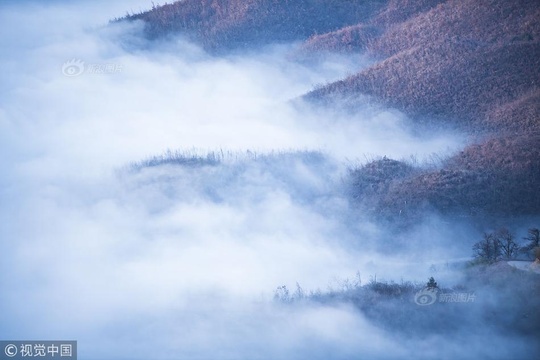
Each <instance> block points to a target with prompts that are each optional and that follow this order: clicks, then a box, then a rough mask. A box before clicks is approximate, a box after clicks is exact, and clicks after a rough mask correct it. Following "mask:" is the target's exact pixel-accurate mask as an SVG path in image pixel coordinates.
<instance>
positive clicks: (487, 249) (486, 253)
mask: <svg viewBox="0 0 540 360" xmlns="http://www.w3.org/2000/svg"><path fill="white" fill-rule="evenodd" d="M473 252H474V257H475V258H477V259H479V260H481V261H484V262H488V263H494V262H496V261H497V260H499V258H500V257H501V246H500V243H499V241H498V240H497V238H496V237H495V236H494V235H493V234H492V233H484V238H483V239H482V241H479V242H477V243H476V244H474V245H473Z"/></svg>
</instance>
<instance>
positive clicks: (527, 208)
mask: <svg viewBox="0 0 540 360" xmlns="http://www.w3.org/2000/svg"><path fill="white" fill-rule="evenodd" d="M539 144H540V134H538V133H536V134H528V135H521V136H512V137H504V138H497V139H492V140H489V141H487V142H485V143H483V144H479V145H473V146H470V147H468V148H467V149H465V150H464V151H462V152H461V153H459V154H457V155H456V156H454V157H453V158H451V159H450V160H449V161H448V164H447V166H446V167H445V168H444V169H441V170H438V171H434V172H428V173H424V174H421V175H418V176H416V177H413V178H411V179H406V180H404V181H402V182H399V183H393V185H392V187H391V188H390V189H389V191H388V192H387V193H386V194H385V196H384V197H381V198H379V200H380V203H379V208H380V212H383V213H385V214H386V215H388V216H397V214H400V215H401V216H406V215H407V216H416V215H417V213H418V212H419V211H421V210H422V209H426V208H427V209H436V210H438V211H440V212H442V213H446V214H468V215H503V216H505V215H530V214H538V213H540V192H539V191H538V189H540V146H539Z"/></svg>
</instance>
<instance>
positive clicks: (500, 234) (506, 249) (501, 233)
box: [494, 228, 519, 260]
mask: <svg viewBox="0 0 540 360" xmlns="http://www.w3.org/2000/svg"><path fill="white" fill-rule="evenodd" d="M494 237H495V240H496V241H497V242H498V243H499V247H500V249H501V255H502V257H503V258H504V259H507V260H510V259H515V258H516V255H517V252H518V250H519V246H518V244H516V242H515V241H514V235H513V234H512V233H511V232H510V231H509V230H508V229H507V228H501V229H499V230H497V231H496V232H495V234H494Z"/></svg>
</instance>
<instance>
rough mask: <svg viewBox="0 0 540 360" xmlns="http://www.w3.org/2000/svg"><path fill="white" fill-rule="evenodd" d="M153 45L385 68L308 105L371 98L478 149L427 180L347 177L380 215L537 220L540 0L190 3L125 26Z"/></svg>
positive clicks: (371, 173)
mask: <svg viewBox="0 0 540 360" xmlns="http://www.w3.org/2000/svg"><path fill="white" fill-rule="evenodd" d="M124 20H130V21H133V20H142V21H144V23H145V31H146V34H147V36H149V37H151V38H156V37H161V36H167V35H168V34H171V33H183V34H185V35H187V36H190V37H191V38H192V39H194V40H196V41H198V42H199V43H201V44H202V45H203V46H205V47H206V48H207V49H210V50H211V51H216V50H217V51H229V50H234V49H237V48H242V47H247V46H259V45H264V44H268V43H272V42H281V41H291V40H302V41H303V43H302V45H300V47H299V52H300V53H302V54H303V56H316V55H317V54H320V53H326V52H345V53H347V52H358V51H362V52H368V53H369V54H371V55H372V56H373V57H375V58H376V59H378V61H377V62H376V63H375V64H374V65H372V66H371V67H369V68H367V69H365V70H363V71H361V72H359V73H357V74H354V75H352V76H350V77H348V78H346V79H342V80H340V81H337V82H334V83H331V84H328V85H326V86H324V87H322V88H318V89H316V90H313V91H312V92H310V93H308V94H306V95H305V96H304V98H305V99H306V100H308V101H311V102H315V103H323V104H328V103H333V99H335V98H344V97H345V98H349V99H351V98H352V99H354V98H362V97H365V96H366V95H367V96H370V97H373V98H375V99H377V100H378V101H380V102H382V103H384V104H386V105H389V106H392V107H395V108H398V109H400V110H402V111H404V112H405V113H407V114H409V115H410V117H411V119H413V120H416V121H422V122H423V123H426V122H427V123H428V124H430V125H431V126H434V127H438V126H440V125H441V124H444V125H445V126H446V125H451V126H455V127H459V128H460V129H462V130H463V131H465V132H468V133H469V134H471V135H474V136H475V138H476V139H477V140H476V143H475V144H472V145H470V146H468V147H467V148H465V149H464V150H463V151H462V152H460V153H459V154H456V155H454V156H453V157H451V158H449V159H447V160H446V161H445V162H444V163H443V166H442V168H439V169H437V170H426V169H417V168H411V167H410V166H409V165H407V164H404V163H400V162H397V161H394V160H390V159H383V160H377V161H375V162H373V163H371V164H366V165H365V166H363V167H361V168H359V169H356V170H354V171H351V182H350V183H351V186H352V190H351V194H352V198H354V199H356V200H357V201H358V202H359V203H362V204H363V205H364V206H367V207H368V208H369V209H371V210H372V211H373V212H374V214H379V215H384V216H386V217H389V218H399V217H405V216H406V215H407V214H410V215H411V216H412V217H414V216H416V215H417V214H419V213H421V212H422V210H424V209H436V210H437V211H439V212H442V213H448V214H459V213H463V214H467V215H470V216H474V215H475V214H483V215H503V216H505V215H508V214H516V215H517V214H520V215H529V214H540V192H539V191H538V189H540V150H539V149H540V3H539V2H538V0H514V1H507V0H418V1H413V0H380V1H352V0H341V1H337V0H336V1H330V0H326V1H325V0H297V1H289V0H246V1H241V0H229V1H226V0H202V1H195V0H185V1H181V2H176V3H173V4H169V5H164V6H160V7H154V8H153V9H152V10H150V11H147V12H143V13H140V14H135V15H131V16H128V17H127V18H126V19H123V20H122V21H124Z"/></svg>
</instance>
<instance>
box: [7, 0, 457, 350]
mask: <svg viewBox="0 0 540 360" xmlns="http://www.w3.org/2000/svg"><path fill="white" fill-rule="evenodd" d="M147 3H148V2H147V1H139V2H127V1H119V2H114V4H109V2H105V1H100V2H86V1H85V2H76V3H70V4H68V3H67V2H65V3H64V2H54V3H48V5H44V4H42V3H38V2H28V3H24V4H22V5H21V4H20V3H16V4H15V3H11V4H6V3H4V4H3V5H2V9H1V10H2V11H1V12H0V14H1V15H0V23H1V24H2V27H3V30H2V31H1V32H0V34H1V35H0V44H1V46H2V48H3V49H5V50H6V51H3V52H2V55H1V56H0V65H1V67H2V69H4V71H3V72H2V79H3V80H2V82H1V85H0V153H1V154H2V155H1V157H0V165H1V166H2V169H3V175H2V177H1V178H0V185H1V186H2V189H1V190H0V204H1V205H0V217H1V219H2V223H3V224H6V225H5V226H3V227H2V229H0V239H2V240H1V242H0V244H1V247H2V251H1V252H0V259H1V263H2V265H1V266H2V267H1V269H2V272H1V275H0V284H1V285H2V286H3V287H4V289H7V290H6V291H5V292H4V293H3V294H2V297H1V300H0V307H1V310H2V311H1V313H2V315H1V316H2V319H0V323H1V324H2V325H0V329H1V330H2V334H3V335H4V336H7V337H11V338H51V337H57V338H74V337H75V338H77V339H79V340H80V341H81V346H83V347H82V349H84V347H85V346H88V345H83V344H88V343H89V342H90V341H95V342H96V343H98V342H99V343H101V344H104V345H103V346H102V347H101V348H100V349H94V350H88V348H86V349H84V350H81V351H83V353H84V354H88V356H90V355H93V356H98V357H110V356H115V357H120V356H121V355H122V353H121V351H122V348H121V347H120V346H118V344H121V345H122V346H127V345H129V346H132V349H131V350H130V352H129V353H128V355H129V356H131V357H139V358H148V357H149V356H151V355H155V354H152V353H151V351H153V350H152V349H153V347H157V346H159V348H160V349H161V350H162V351H163V353H162V354H164V355H163V358H173V357H174V354H181V356H185V357H186V358H202V357H205V356H207V357H208V356H210V357H212V358H230V357H238V356H240V355H241V354H247V357H250V358H256V357H265V356H262V355H261V354H262V353H264V352H266V354H268V357H271V358H280V357H281V358H289V356H293V357H294V356H297V357H301V356H300V355H298V354H303V352H306V353H309V354H310V357H311V358H317V357H319V358H328V357H330V356H334V357H336V358H339V357H343V358H347V357H348V356H350V354H352V353H354V352H355V351H356V352H357V351H362V352H364V353H366V354H378V353H380V351H383V350H384V349H386V348H388V347H390V346H392V347H394V348H395V350H394V352H393V354H399V353H400V351H401V350H400V347H399V346H397V345H396V344H395V343H394V342H393V341H391V340H389V338H387V337H386V335H384V334H383V333H382V332H381V331H379V330H377V329H375V328H373V326H372V325H370V324H368V323H367V322H366V320H365V319H363V317H362V316H361V315H359V314H358V313H356V312H354V311H351V309H347V308H335V307H328V306H312V307H307V308H302V309H293V310H290V309H287V308H281V307H279V306H277V305H275V304H272V303H269V302H268V300H269V297H271V292H272V289H274V288H275V287H276V286H278V285H282V284H287V285H289V286H293V285H294V283H295V282H296V281H298V282H299V283H300V284H302V285H303V286H304V287H306V288H308V289H315V288H317V287H325V286H326V285H327V284H328V283H329V281H331V279H333V278H342V277H345V276H350V275H352V274H354V272H355V271H356V270H360V271H362V272H363V273H365V275H366V277H367V276H369V275H372V274H371V272H372V271H373V272H378V274H379V275H382V276H384V275H387V276H389V277H390V276H391V275H392V274H393V273H395V271H396V270H395V268H393V267H387V266H381V265H380V264H381V263H383V262H384V261H385V260H386V261H389V262H392V261H395V259H396V258H398V256H397V254H396V255H395V257H394V255H388V254H377V253H374V252H370V251H369V252H368V249H369V246H370V244H371V243H372V242H373V241H376V240H377V239H378V238H380V237H381V235H380V233H378V231H380V229H377V227H376V225H375V224H370V223H368V222H366V223H365V224H362V225H360V226H357V227H355V228H351V227H349V225H350V224H349V223H347V222H346V221H344V218H346V216H345V215H346V214H348V215H350V213H349V209H348V205H347V202H346V199H344V198H343V196H342V195H341V194H340V185H341V182H340V177H341V176H342V175H343V171H344V161H345V158H348V159H353V160H354V159H355V158H362V156H363V155H364V154H366V153H369V154H377V155H388V156H392V157H402V156H407V155H410V154H419V155H420V156H423V155H427V154H430V153H431V152H433V151H439V150H440V149H443V150H445V149H447V148H449V149H455V148H457V147H458V146H459V145H460V144H461V140H460V139H459V137H457V136H442V135H440V136H439V135H437V136H435V135H434V136H432V137H426V138H418V137H417V136H415V135H413V134H412V133H410V132H409V131H408V130H407V129H406V127H405V126H404V124H403V116H402V115H400V114H398V113H396V112H394V111H391V110H386V109H380V108H377V107H373V106H368V105H366V108H365V111H363V112H362V113H358V114H356V115H354V116H352V117H351V116H350V115H347V114H343V113H337V112H335V111H322V110H320V109H311V108H310V107H309V106H307V105H302V106H298V104H294V103H292V102H290V100H291V99H294V98H297V97H298V96H299V95H301V94H303V93H305V92H306V91H308V90H309V89H311V88H312V86H313V84H317V83H322V82H325V81H327V80H330V79H335V78H339V77H340V76H342V75H343V74H345V73H346V72H347V71H349V70H351V68H350V66H351V61H350V59H347V61H344V62H343V63H339V62H332V61H330V62H328V63H322V64H319V65H318V67H317V68H315V69H314V68H309V67H306V66H304V65H301V64H297V63H292V62H288V61H287V60H285V57H284V56H283V55H284V54H285V53H286V52H287V50H288V49H287V48H286V47H273V48H269V49H267V51H266V52H265V53H262V54H252V55H250V56H247V57H242V56H231V57H225V58H214V57H211V56H208V55H206V54H205V53H204V52H203V51H202V50H201V49H199V48H197V47H196V46H195V45H193V44H188V43H186V42H185V41H183V40H181V39H178V40H176V41H175V42H174V43H167V44H157V45H152V46H149V47H146V48H144V49H140V48H139V49H137V48H132V47H131V45H130V44H132V41H134V39H135V38H136V37H135V35H133V33H134V32H136V31H137V25H134V26H114V27H108V26H104V24H105V22H106V21H107V20H108V19H109V18H110V17H114V16H117V15H122V14H123V11H122V9H130V8H131V6H133V7H137V6H144V5H145V4H147ZM51 4H52V5H51ZM128 4H130V5H128ZM131 4H134V5H131ZM145 7H147V6H145ZM137 10H138V9H136V10H135V11H137ZM8 30H9V31H8ZM72 59H80V60H81V61H84V64H85V67H86V70H85V72H83V73H82V74H81V75H79V76H74V77H68V76H65V75H64V74H62V65H63V64H64V63H65V62H66V61H69V60H72ZM358 61H361V62H363V61H365V60H363V59H360V60H358ZM360 65H362V64H360ZM100 69H101V70H102V71H104V72H105V73H104V74H96V73H91V72H92V71H94V72H95V71H101V70H100ZM177 148H179V149H186V150H188V151H189V150H191V149H196V151H199V152H205V151H207V150H219V149H224V150H225V151H233V152H234V151H240V152H242V151H244V150H248V149H249V150H254V151H257V152H260V153H268V152H270V151H273V150H276V151H277V152H278V153H279V152H283V151H287V150H291V149H292V150H295V149H299V150H323V152H324V153H325V154H327V155H324V156H322V155H321V156H316V157H315V159H313V158H311V157H310V155H309V154H307V155H306V153H299V154H297V155H279V154H278V155H274V156H269V157H267V158H265V157H262V158H259V159H258V160H253V159H250V158H249V157H247V158H245V159H240V160H232V159H230V160H229V161H226V162H225V163H223V164H221V165H218V166H215V167H210V166H208V167H201V168H190V167H180V166H176V167H174V166H163V167H158V168H150V169H144V170H142V171H140V172H129V171H119V172H118V171H117V170H118V169H120V168H122V166H124V165H125V164H127V163H129V162H132V161H138V160H141V159H144V158H146V157H148V156H151V155H155V154H160V153H162V152H163V151H164V150H166V149H177ZM342 215H343V217H342ZM373 229H375V230H373ZM359 243H365V245H364V246H358V245H351V244H359ZM413 267H416V265H414V266H413ZM409 270H410V271H415V270H411V269H410V268H409ZM424 272H425V269H422V270H418V276H423V274H424ZM381 273H382V274H381ZM416 275H417V274H413V273H410V276H411V277H414V276H416ZM261 296H262V300H260V302H259V303H258V302H256V301H255V300H256V299H260V298H261ZM209 333H211V337H210V336H209ZM359 334H362V339H363V340H362V339H360V335H359ZM146 337H148V338H149V339H151V340H150V342H149V343H145V342H144V341H143V340H144V339H145V338H146ZM116 341H118V342H116ZM115 342H116V345H115ZM313 344H317V345H316V346H315V350H313V352H312V353H310V351H312V350H311V349H312V346H314V345H313ZM188 347H189V350H186V349H187V348H188ZM124 350H125V349H124ZM308 350H309V351H308ZM189 351H192V353H190V352H189ZM317 351H319V352H318V353H317ZM111 354H112V355H111ZM251 355H253V356H251ZM273 355H275V356H273ZM158 357H159V356H158Z"/></svg>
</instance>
